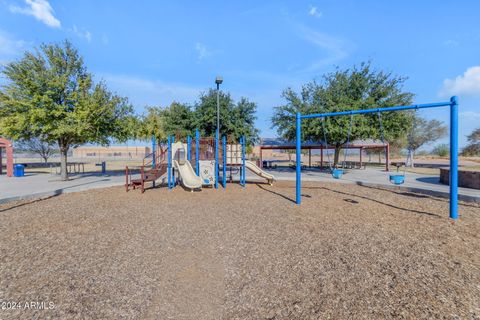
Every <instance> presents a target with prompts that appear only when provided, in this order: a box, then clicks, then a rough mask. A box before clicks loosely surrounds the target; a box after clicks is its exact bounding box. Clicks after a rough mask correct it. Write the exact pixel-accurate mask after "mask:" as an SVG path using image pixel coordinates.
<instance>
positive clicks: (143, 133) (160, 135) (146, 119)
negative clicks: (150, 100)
mask: <svg viewBox="0 0 480 320" xmlns="http://www.w3.org/2000/svg"><path fill="white" fill-rule="evenodd" d="M165 122H166V121H165V114H164V110H163V109H162V108H159V107H147V112H146V113H145V114H143V115H142V116H141V117H140V120H139V121H138V127H137V128H138V130H137V131H136V136H135V138H137V139H142V140H149V139H151V137H152V136H154V137H155V139H157V141H159V142H160V141H165V140H166V139H167V133H166V131H165Z"/></svg>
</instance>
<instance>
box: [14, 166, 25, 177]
mask: <svg viewBox="0 0 480 320" xmlns="http://www.w3.org/2000/svg"><path fill="white" fill-rule="evenodd" d="M24 175H25V166H24V165H23V164H16V165H14V166H13V176H14V177H23V176H24Z"/></svg>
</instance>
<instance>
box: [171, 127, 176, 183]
mask: <svg viewBox="0 0 480 320" xmlns="http://www.w3.org/2000/svg"><path fill="white" fill-rule="evenodd" d="M170 139H171V141H172V144H173V143H174V142H175V136H172V137H171V138H170ZM173 157H175V155H174V154H173V153H172V158H173ZM172 163H173V161H172ZM176 185H177V179H176V178H175V168H173V166H172V188H175V186H176Z"/></svg>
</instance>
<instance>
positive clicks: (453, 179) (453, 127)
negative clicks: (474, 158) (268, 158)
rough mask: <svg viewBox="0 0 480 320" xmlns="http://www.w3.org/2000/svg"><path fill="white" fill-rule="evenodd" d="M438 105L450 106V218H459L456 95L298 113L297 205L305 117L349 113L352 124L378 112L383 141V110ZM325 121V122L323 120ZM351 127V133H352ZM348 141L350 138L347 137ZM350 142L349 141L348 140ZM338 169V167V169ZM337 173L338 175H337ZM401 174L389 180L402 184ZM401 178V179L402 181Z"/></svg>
mask: <svg viewBox="0 0 480 320" xmlns="http://www.w3.org/2000/svg"><path fill="white" fill-rule="evenodd" d="M438 107H450V179H449V180H450V218H451V219H458V98H457V97H456V96H454V97H451V99H450V101H448V102H438V103H430V104H416V105H411V106H393V107H385V108H374V109H365V110H352V111H340V112H330V113H318V114H308V115H302V114H301V113H299V112H298V113H297V114H296V192H295V200H296V201H295V202H296V203H297V205H300V204H301V201H302V194H301V191H302V180H301V179H302V172H301V150H302V140H301V137H302V120H303V119H313V118H322V119H324V118H326V117H338V116H345V115H349V116H350V117H351V118H350V119H351V121H350V124H352V121H353V117H354V115H359V114H372V113H376V114H377V115H378V118H379V121H380V129H381V130H382V141H383V128H382V123H381V116H380V114H381V113H382V112H392V111H403V110H418V109H426V108H438ZM322 123H323V122H322ZM350 129H351V126H350V127H349V135H350ZM347 141H348V139H347ZM347 144H348V142H347ZM337 170H338V169H337ZM332 174H333V176H334V178H340V177H341V175H342V174H343V171H341V172H339V171H337V172H335V170H333V172H332ZM335 175H337V177H335ZM400 176H401V175H389V177H388V178H389V180H390V181H392V182H393V183H394V184H401V183H403V181H404V178H405V177H404V176H402V178H401V179H400ZM400 180H401V181H400Z"/></svg>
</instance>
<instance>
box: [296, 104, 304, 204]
mask: <svg viewBox="0 0 480 320" xmlns="http://www.w3.org/2000/svg"><path fill="white" fill-rule="evenodd" d="M301 126H302V118H301V115H300V112H297V117H296V128H297V137H296V170H297V179H296V180H297V183H296V190H295V191H296V202H297V204H301V203H302V180H301V179H302V171H301V170H302V158H301V156H302V128H301Z"/></svg>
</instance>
